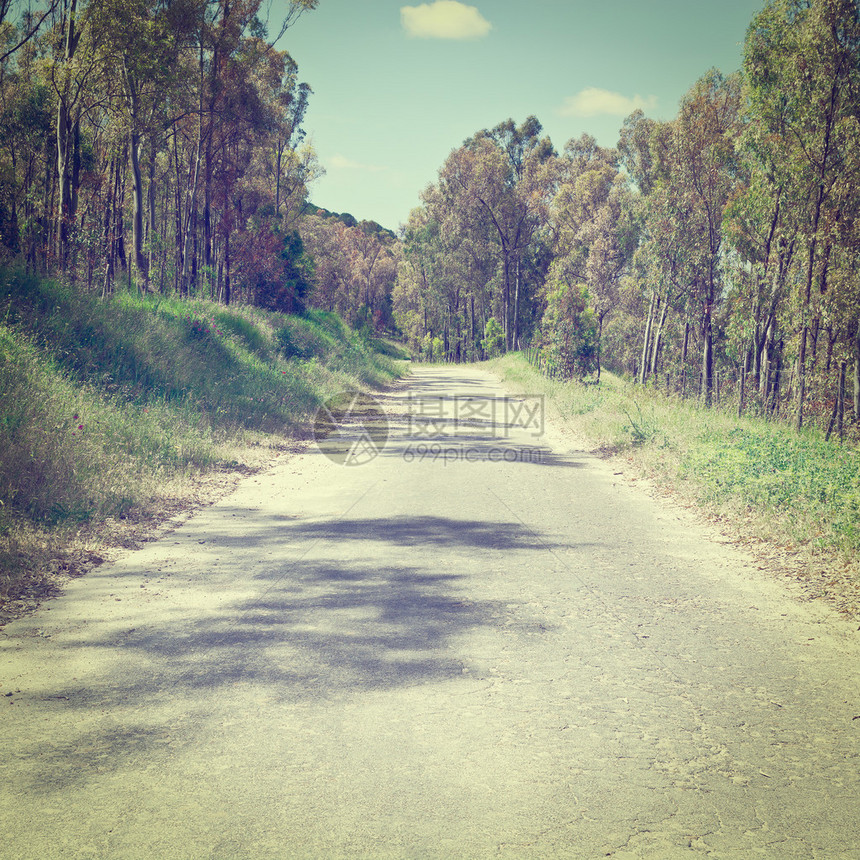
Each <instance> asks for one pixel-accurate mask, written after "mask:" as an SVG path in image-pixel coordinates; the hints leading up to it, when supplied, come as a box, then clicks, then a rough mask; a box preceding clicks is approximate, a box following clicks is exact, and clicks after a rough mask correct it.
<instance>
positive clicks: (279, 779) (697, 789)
mask: <svg viewBox="0 0 860 860" xmlns="http://www.w3.org/2000/svg"><path fill="white" fill-rule="evenodd" d="M380 400H381V402H383V403H384V405H385V409H386V410H387V420H388V438H387V441H385V439H384V438H383V437H384V432H383V431H384V430H385V427H384V425H383V424H382V423H381V418H380V416H379V415H375V414H373V413H372V412H363V413H361V414H354V415H353V420H352V422H351V423H347V424H345V425H344V429H343V430H342V431H338V432H336V433H335V434H334V435H333V436H331V437H329V440H328V442H327V443H326V445H325V446H324V450H322V451H321V450H320V449H319V448H318V447H317V446H313V445H312V446H310V447H309V448H308V450H307V451H306V452H304V453H301V454H297V455H294V456H290V457H283V458H281V459H279V460H278V461H277V462H276V464H275V465H274V467H273V468H272V469H270V470H269V471H268V472H266V473H264V474H261V475H257V476H256V477H253V478H249V479H247V480H245V481H244V482H243V483H241V484H240V485H239V487H238V488H237V489H236V490H235V491H234V492H232V493H231V494H230V495H229V496H227V497H226V498H224V499H223V500H222V501H220V502H219V503H217V504H215V505H213V506H212V507H209V508H207V509H205V510H202V511H200V512H199V513H198V514H197V515H196V516H194V517H193V518H191V519H189V520H188V521H187V522H185V523H184V524H183V525H181V526H180V527H178V528H177V529H176V530H175V531H173V532H172V533H170V534H168V535H167V536H165V537H163V538H162V539H161V540H159V541H157V542H153V543H150V544H147V545H146V546H145V547H144V548H143V549H140V550H139V551H135V552H131V553H129V554H127V555H126V556H124V557H123V558H122V559H120V560H119V561H116V562H114V563H111V564H106V565H104V566H102V567H101V568H99V569H97V570H95V571H93V572H91V573H90V574H89V575H87V576H86V577H84V578H82V579H79V580H76V581H74V582H72V583H70V584H69V586H68V588H67V589H66V592H65V593H64V594H63V596H61V597H60V598H58V599H56V600H53V601H50V602H48V603H46V604H44V606H43V607H42V608H41V609H40V610H39V611H37V612H36V613H35V614H33V615H31V616H29V617H26V618H23V619H20V620H18V621H16V622H13V623H11V624H9V625H8V626H7V627H6V628H5V630H3V631H2V632H0V683H2V686H0V748H2V760H0V857H2V858H4V860H5V858H8V860H29V858H32V860H50V858H60V857H62V858H75V860H77V859H78V858H88V860H89V859H90V858H111V860H113V858H141V860H144V858H145V860H153V858H157V860H167V858H177V860H180V858H182V860H192V858H193V860H196V858H212V860H222V858H224V860H226V858H236V860H239V858H241V860H261V859H262V858H404V860H407V859H408V860H411V858H485V857H502V858H520V857H522V858H538V857H563V858H583V860H590V858H600V857H612V858H616V860H621V858H654V860H675V858H691V860H692V858H697V857H701V858H737V860H741V858H743V860H747V858H774V860H790V858H797V860H814V858H820V860H858V858H860V632H858V631H857V624H856V623H854V624H850V623H849V622H847V621H844V620H842V619H841V618H839V617H838V616H836V615H835V614H833V613H831V612H830V611H829V610H827V609H826V608H824V607H819V606H816V605H815V604H811V603H803V602H801V601H800V600H799V599H798V598H797V597H796V596H795V595H794V594H793V593H792V592H790V591H789V590H788V586H787V585H783V584H781V583H780V582H778V581H777V580H775V579H773V578H769V577H768V575H767V574H765V573H763V572H761V571H759V570H757V569H756V567H755V565H754V564H752V563H750V560H749V559H748V558H747V557H746V556H745V555H744V554H743V553H742V552H740V551H739V550H736V549H734V548H732V547H731V546H728V545H726V544H724V543H719V542H715V541H712V540H711V539H710V538H709V534H708V532H707V531H706V530H705V529H704V527H702V526H697V525H696V524H695V523H694V522H693V521H692V520H691V519H689V518H686V517H684V516H682V515H681V513H680V512H677V511H674V510H673V509H672V507H671V506H669V505H667V504H661V503H659V502H656V501H655V500H654V499H653V498H651V497H649V496H648V495H647V494H646V493H644V492H643V491H642V490H640V489H638V488H636V487H635V486H632V485H631V484H629V483H628V482H626V481H624V480H623V479H622V478H620V477H618V476H616V475H614V474H613V470H612V467H611V466H608V465H607V464H606V463H604V462H602V461H599V460H597V459H596V458H594V457H592V456H591V455H589V454H588V453H586V452H581V451H576V450H571V445H570V442H566V441H565V440H564V437H563V436H562V434H561V433H560V432H559V428H558V427H556V426H554V425H553V424H552V422H551V421H549V422H548V423H544V421H543V419H542V413H541V410H540V402H539V401H537V400H535V399H534V398H528V397H524V398H520V397H512V396H510V395H509V394H506V393H505V392H504V391H503V390H502V389H501V387H500V386H499V385H498V383H497V382H496V381H495V380H494V378H493V377H491V376H490V375H489V374H488V373H486V372H483V371H480V370H476V369H475V368H460V369H458V368H445V369H442V368H435V367H419V368H416V369H415V371H414V373H413V375H412V377H411V378H410V380H409V384H408V385H406V386H402V387H399V388H397V389H395V390H394V391H393V392H391V393H389V394H388V395H387V396H385V397H382V398H380ZM367 429H369V431H370V432H369V433H366V434H364V435H363V430H367ZM353 443H354V444H353Z"/></svg>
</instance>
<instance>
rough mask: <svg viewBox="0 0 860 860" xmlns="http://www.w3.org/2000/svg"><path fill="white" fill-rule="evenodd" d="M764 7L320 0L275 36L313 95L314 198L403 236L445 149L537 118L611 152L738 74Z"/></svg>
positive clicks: (759, 0) (739, 1) (674, 1)
mask: <svg viewBox="0 0 860 860" xmlns="http://www.w3.org/2000/svg"><path fill="white" fill-rule="evenodd" d="M284 2H285V0H272V7H271V11H270V21H271V24H270V29H272V30H274V29H275V27H276V24H277V22H278V3H281V4H282V5H283V3H284ZM763 3H764V0H519V2H513V0H466V2H458V0H428V2H426V3H423V2H420V0H411V2H409V3H404V2H403V0H319V6H318V7H317V9H315V10H314V11H312V12H306V13H304V14H303V15H302V16H301V17H300V18H299V19H298V21H296V22H295V23H294V24H293V25H292V26H291V27H290V29H289V30H288V31H287V33H286V35H285V36H284V37H283V39H282V40H281V42H279V43H278V47H279V48H281V49H285V50H287V51H289V53H290V54H291V56H292V57H293V59H294V60H295V61H296V62H297V63H298V67H299V77H300V79H301V80H302V81H304V82H306V83H308V84H309V85H310V86H311V88H312V90H313V95H312V96H311V98H310V102H309V107H308V112H307V115H306V117H305V122H304V127H305V130H306V131H307V134H308V140H309V141H310V142H311V143H312V145H313V147H314V149H315V150H316V152H317V155H318V157H319V160H320V163H321V164H322V166H323V167H324V169H325V176H324V177H323V178H321V179H319V180H317V181H316V182H315V183H314V184H313V185H312V186H311V189H310V199H311V200H312V201H313V202H314V203H315V204H316V205H318V206H323V207H325V208H326V209H330V210H333V211H335V212H349V213H350V214H352V215H353V216H355V217H356V218H357V219H359V220H372V221H377V222H379V223H380V224H382V225H383V226H384V227H387V228H389V229H392V230H397V228H398V227H399V226H400V225H401V224H403V223H405V222H406V220H407V219H408V217H409V212H410V211H411V210H412V209H413V208H415V207H416V206H419V205H420V203H421V200H420V194H421V191H422V190H423V189H424V188H426V187H427V186H428V185H429V184H430V183H432V182H435V181H436V178H437V174H438V171H439V168H440V167H441V166H442V164H443V162H444V161H445V159H446V158H447V157H448V155H449V153H450V152H451V151H452V150H453V149H456V148H457V147H459V146H460V145H461V144H462V143H463V141H464V140H466V139H467V138H469V137H471V136H472V135H473V134H474V133H475V132H477V131H479V130H481V129H484V128H492V127H493V126H495V125H498V124H499V123H500V122H503V121H504V120H506V119H508V118H511V119H513V120H514V121H515V122H516V123H517V124H519V123H521V122H522V121H523V120H524V119H526V117H528V116H530V115H534V116H536V117H537V118H538V119H539V120H540V122H541V123H542V125H543V129H544V134H546V135H548V136H549V137H550V138H551V139H552V142H553V144H554V145H555V147H556V149H557V150H559V151H561V150H562V149H563V148H564V145H565V144H566V143H567V141H568V140H571V139H573V138H577V137H579V136H580V135H581V134H583V133H588V134H590V135H592V136H593V137H595V138H596V139H597V142H598V143H599V144H600V145H602V146H608V147H609V146H614V145H615V144H616V143H617V141H618V131H619V129H620V128H621V124H622V122H623V120H624V117H625V116H627V115H628V114H629V113H631V112H632V111H633V110H634V109H635V108H637V107H641V108H642V109H643V110H644V111H645V113H646V114H647V115H648V116H650V117H653V118H654V119H658V120H667V119H672V118H673V117H674V116H675V114H676V113H677V109H678V103H679V101H680V99H681V98H682V96H683V95H684V93H686V92H687V90H689V89H690V87H691V86H692V85H693V84H694V83H695V81H696V80H697V79H698V78H699V77H701V76H702V75H703V74H704V73H705V72H706V71H708V69H710V68H713V67H716V68H718V69H720V70H721V71H722V72H724V73H726V74H728V73H730V72H733V71H736V70H737V69H739V68H740V66H741V58H742V53H743V41H744V36H745V33H746V29H747V26H748V25H749V22H750V21H751V19H752V17H753V15H754V14H755V13H756V12H757V11H758V10H759V9H760V8H762V6H763Z"/></svg>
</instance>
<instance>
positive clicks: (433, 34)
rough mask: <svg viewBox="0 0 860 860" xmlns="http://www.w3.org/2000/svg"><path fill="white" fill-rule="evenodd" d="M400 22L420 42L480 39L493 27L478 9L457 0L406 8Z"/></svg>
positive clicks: (402, 11)
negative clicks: (423, 40) (420, 40)
mask: <svg viewBox="0 0 860 860" xmlns="http://www.w3.org/2000/svg"><path fill="white" fill-rule="evenodd" d="M400 21H401V23H402V24H403V29H404V30H406V32H407V34H408V35H410V36H415V37H417V38H419V39H480V38H481V37H482V36H486V35H487V33H489V32H490V30H491V29H492V27H493V25H492V24H491V23H490V22H489V21H488V20H487V19H486V18H484V16H483V15H482V14H481V13H480V12H479V11H478V10H477V8H476V7H475V6H466V5H465V4H464V3H459V2H457V0H435V2H434V3H422V4H421V5H420V6H403V7H402V8H401V9H400Z"/></svg>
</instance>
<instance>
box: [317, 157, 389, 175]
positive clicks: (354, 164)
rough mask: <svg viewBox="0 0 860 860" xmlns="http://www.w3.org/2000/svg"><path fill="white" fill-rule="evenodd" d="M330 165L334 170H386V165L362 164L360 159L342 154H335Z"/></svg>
mask: <svg viewBox="0 0 860 860" xmlns="http://www.w3.org/2000/svg"><path fill="white" fill-rule="evenodd" d="M328 166H329V167H331V168H332V169H333V170H369V171H371V172H377V171H380V170H385V168H384V167H377V166H376V165H373V164H361V163H360V162H358V161H353V160H352V159H349V158H346V157H345V156H343V155H340V154H338V155H333V156H332V157H331V158H330V159H329V160H328Z"/></svg>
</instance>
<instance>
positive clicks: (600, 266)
mask: <svg viewBox="0 0 860 860" xmlns="http://www.w3.org/2000/svg"><path fill="white" fill-rule="evenodd" d="M557 164H558V174H557V180H556V184H557V192H556V196H555V200H554V204H553V209H552V213H553V215H552V230H551V232H552V235H553V239H554V245H553V251H554V256H555V261H554V263H553V268H554V270H555V272H556V274H557V273H558V272H560V271H564V272H566V273H567V275H566V276H567V277H568V278H570V277H573V278H575V279H576V280H577V281H578V283H579V284H581V285H582V286H584V287H585V288H586V290H587V294H588V297H589V301H590V303H591V307H592V309H593V311H594V316H595V320H596V326H597V327H596V335H595V343H594V357H595V361H596V369H597V378H598V379H599V378H600V371H601V338H602V332H603V327H604V322H605V320H606V318H607V317H608V315H609V314H610V313H611V312H612V310H613V309H614V308H615V307H616V306H617V304H618V300H619V296H618V290H619V286H620V282H621V279H622V277H624V275H625V274H626V272H627V270H628V267H629V265H630V262H631V259H632V255H633V251H634V250H635V246H636V241H637V234H636V230H635V227H634V226H633V225H632V223H631V218H630V206H629V205H628V201H627V198H628V196H629V192H628V190H627V182H626V179H625V178H624V177H623V176H622V175H621V173H620V171H619V160H618V152H617V150H614V149H606V148H604V147H601V146H598V145H597V142H596V141H595V139H594V138H593V137H591V136H590V135H582V136H581V137H580V138H579V139H578V140H571V141H569V142H568V144H567V146H566V147H565V150H564V155H563V157H562V158H560V159H559V160H558V162H557ZM561 261H564V262H563V266H562V267H561V268H559V266H560V264H561ZM548 324H549V323H548Z"/></svg>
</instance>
